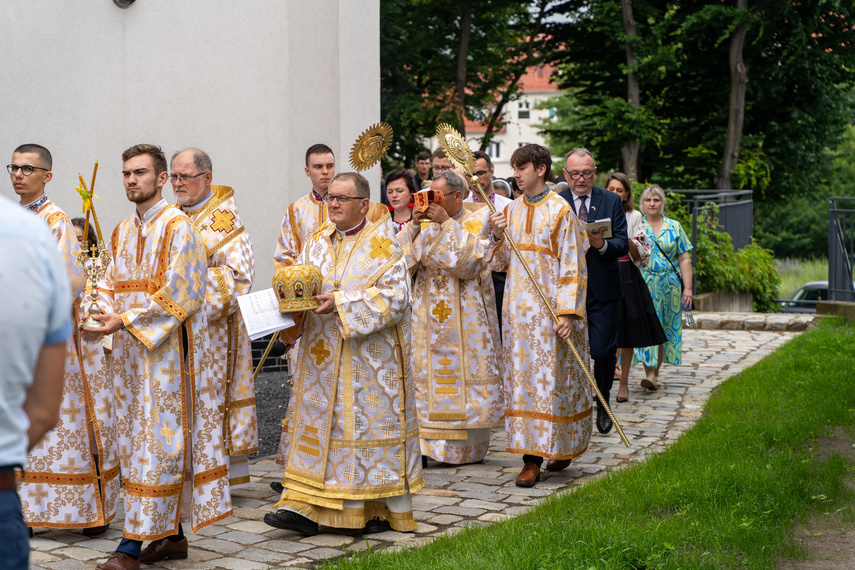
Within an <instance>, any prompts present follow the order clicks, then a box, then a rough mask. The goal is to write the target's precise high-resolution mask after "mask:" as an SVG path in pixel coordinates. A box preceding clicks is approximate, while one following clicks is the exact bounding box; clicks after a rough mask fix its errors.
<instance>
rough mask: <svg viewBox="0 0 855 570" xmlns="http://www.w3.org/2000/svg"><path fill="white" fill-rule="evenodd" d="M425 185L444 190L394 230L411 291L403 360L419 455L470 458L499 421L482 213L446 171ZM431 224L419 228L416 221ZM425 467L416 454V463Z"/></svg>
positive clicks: (482, 449)
mask: <svg viewBox="0 0 855 570" xmlns="http://www.w3.org/2000/svg"><path fill="white" fill-rule="evenodd" d="M431 190H433V191H434V192H439V193H441V194H443V195H444V196H445V198H444V204H443V205H442V206H440V205H438V204H431V205H430V207H429V208H428V210H427V212H425V213H424V214H421V213H419V212H414V213H413V220H412V221H411V222H410V223H409V224H407V225H406V226H405V227H404V229H403V230H402V231H401V232H400V233H399V234H398V239H399V241H400V242H401V245H402V247H403V248H404V252H405V255H406V259H407V266H408V267H409V269H410V273H414V272H416V271H418V275H417V277H416V282H415V285H414V286H413V288H414V293H413V333H412V337H413V343H412V353H411V360H410V369H411V370H412V374H413V380H414V382H415V385H416V402H417V409H418V418H419V433H420V439H421V442H420V446H421V451H422V456H423V457H431V458H433V459H435V460H437V461H443V462H445V463H452V464H458V465H459V464H463V463H475V462H478V461H481V460H482V459H484V456H485V455H487V450H488V448H489V446H490V428H493V427H496V426H499V425H501V422H502V417H503V413H504V398H503V395H502V365H501V353H500V351H501V347H502V345H501V341H500V339H499V323H498V318H497V314H496V300H495V298H494V293H493V280H492V279H491V276H490V273H491V272H490V267H489V266H488V264H487V262H486V260H485V258H484V255H485V253H486V252H487V249H488V248H489V246H490V237H489V234H490V218H489V215H490V211H489V210H488V209H487V208H485V207H483V206H482V205H479V204H470V205H471V206H474V207H475V208H477V209H475V208H473V210H475V211H469V210H468V209H467V208H464V204H463V190H464V182H463V180H462V179H461V178H460V177H459V176H458V175H456V174H454V173H453V172H442V173H440V174H438V175H437V176H436V177H434V179H433V182H432V183H431ZM422 218H426V220H425V221H431V220H432V222H433V223H429V224H427V225H426V226H425V227H424V228H422V224H421V223H420V222H421V219H422ZM424 465H425V460H423V463H422V466H424Z"/></svg>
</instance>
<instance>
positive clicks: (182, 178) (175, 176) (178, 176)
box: [169, 171, 209, 184]
mask: <svg viewBox="0 0 855 570" xmlns="http://www.w3.org/2000/svg"><path fill="white" fill-rule="evenodd" d="M208 172H209V171H205V172H200V173H199V174H197V175H195V176H189V175H186V174H170V175H169V179H170V180H171V181H173V182H175V181H176V180H177V181H178V182H180V183H181V184H185V183H187V182H189V181H191V180H193V179H194V178H199V177H200V176H202V175H203V174H208Z"/></svg>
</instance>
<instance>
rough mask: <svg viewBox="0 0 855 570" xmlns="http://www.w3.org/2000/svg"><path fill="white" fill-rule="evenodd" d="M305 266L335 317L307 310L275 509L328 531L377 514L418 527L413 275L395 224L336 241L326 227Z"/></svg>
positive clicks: (399, 525) (403, 527)
mask: <svg viewBox="0 0 855 570" xmlns="http://www.w3.org/2000/svg"><path fill="white" fill-rule="evenodd" d="M300 263H308V264H311V265H314V266H316V267H318V268H319V269H320V270H321V273H322V274H323V276H324V281H323V286H322V291H323V292H324V293H330V292H333V291H335V289H336V287H335V286H334V284H335V283H336V282H339V283H340V286H339V287H338V290H337V291H335V310H334V312H332V313H330V314H325V315H316V314H315V313H313V312H311V311H309V312H306V313H305V317H304V318H303V321H302V324H301V329H300V330H301V332H302V337H301V342H300V347H299V351H298V355H297V358H296V362H295V367H294V388H293V392H292V394H291V400H292V402H293V406H292V408H291V413H292V414H293V415H292V417H291V418H290V421H291V425H292V426H293V431H292V433H291V434H290V436H291V437H292V438H293V440H292V442H291V445H290V446H289V447H288V461H287V466H286V469H285V474H284V476H283V480H282V484H283V485H284V486H285V492H284V493H283V495H282V499H281V501H280V502H279V503H278V504H277V506H280V507H283V508H286V509H291V510H294V511H296V512H298V513H300V514H302V515H304V516H306V517H309V518H310V519H312V520H314V521H316V522H318V523H319V524H323V525H326V526H333V527H339V528H363V527H364V526H365V522H366V521H367V520H370V519H372V518H374V517H377V518H379V519H381V520H387V521H389V523H390V524H391V525H392V528H393V529H395V530H398V531H412V530H415V528H416V525H415V522H414V521H413V515H412V501H411V500H410V493H413V492H415V491H418V490H419V489H420V488H422V487H423V486H424V480H423V478H422V473H421V461H420V453H419V441H418V424H417V422H416V412H415V393H414V389H413V385H412V381H411V379H410V374H409V344H410V343H409V341H410V335H409V325H410V276H409V273H408V272H407V266H406V263H405V261H404V259H403V253H402V251H401V248H400V245H399V244H398V241H397V239H396V236H395V231H394V225H393V224H392V223H391V221H390V220H389V218H384V219H382V220H381V221H379V222H374V223H368V224H367V225H366V226H365V227H364V228H363V229H362V230H361V231H360V232H358V233H357V234H356V235H353V236H350V237H345V238H340V237H339V235H338V232H337V230H336V228H335V225H334V224H332V223H331V222H328V223H326V224H325V225H324V226H322V227H321V229H320V230H319V231H318V232H316V233H315V235H314V236H312V237H311V239H309V240H307V242H306V243H305V245H304V247H303V252H302V254H301V256H300Z"/></svg>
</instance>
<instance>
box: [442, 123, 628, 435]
mask: <svg viewBox="0 0 855 570" xmlns="http://www.w3.org/2000/svg"><path fill="white" fill-rule="evenodd" d="M436 138H437V140H438V141H439V145H440V146H441V147H442V150H443V151H445V154H446V156H448V159H449V160H450V161H451V162H452V163H454V165H455V166H456V167H457V168H459V169H460V170H462V171H463V172H465V173H466V176H467V177H468V178H469V180H470V181H471V182H472V185H473V186H474V187H475V189H476V190H477V191H478V193H479V194H481V199H482V200H483V201H484V203H485V204H486V205H487V207H488V208H489V209H490V212H492V213H495V212H496V207H495V206H494V205H493V203H492V202H491V201H490V200H489V199H488V198H487V194H486V193H485V192H484V189H483V188H482V187H481V181H480V180H479V179H478V177H477V176H474V175H473V174H472V173H473V172H474V171H475V155H474V154H472V151H471V150H470V149H469V145H468V144H466V139H464V138H463V136H462V135H461V134H460V133H459V132H457V130H456V129H455V128H454V127H452V126H451V125H449V124H447V123H440V124H439V125H437V127H436ZM504 234H505V239H506V240H508V244H509V245H510V246H511V249H512V250H513V252H514V253H515V254H516V256H517V259H519V260H520V264H521V265H522V268H523V270H524V271H525V273H526V275H527V276H528V278H529V281H531V284H532V285H533V286H534V288H535V290H536V291H537V292H538V295H539V296H540V300H541V301H542V302H543V304H544V306H545V307H546V309H547V311H549V314H550V316H552V320H553V321H555V322H558V315H556V314H555V311H554V310H553V309H552V305H551V304H550V303H549V299H548V298H547V297H546V294H545V293H544V292H543V289H541V288H540V284H539V283H538V281H537V279H536V278H535V276H534V274H533V273H532V272H531V268H529V266H528V263H526V261H525V258H524V257H523V255H522V253H521V252H520V250H519V247H517V244H516V243H515V242H514V239H513V237H511V233H510V232H509V231H508V228H505V231H504ZM559 338H560V337H559ZM562 340H563V341H564V343H565V344H566V345H567V348H569V349H570V352H571V354H572V355H573V356H574V357H575V359H576V362H577V363H578V364H579V367H580V368H581V369H582V372H583V373H584V374H585V377H586V378H587V379H588V382H589V383H590V385H591V389H592V390H593V392H594V394H596V396H597V398H598V399H599V400H600V402H601V403H602V405H603V408H604V409H605V410H606V414H608V416H609V418H610V419H611V420H612V423H613V424H614V426H615V429H617V432H618V435H620V438H621V441H623V444H624V445H625V446H627V447H629V440H628V439H627V438H626V434H624V433H623V429H622V428H621V426H620V424H619V423H618V421H617V418H615V416H614V414H613V413H612V410H611V408H610V407H609V405H608V403H607V402H606V401H605V399H604V398H603V395H602V394H601V393H600V389H599V388H598V387H597V382H596V380H594V377H593V376H591V371H590V370H589V369H588V366H587V365H586V364H585V361H584V360H583V359H582V355H581V354H579V351H578V350H577V349H576V346H575V345H574V344H573V341H571V340H570V339H569V338H565V339H562ZM559 342H560V341H559Z"/></svg>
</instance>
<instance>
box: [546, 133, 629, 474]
mask: <svg viewBox="0 0 855 570" xmlns="http://www.w3.org/2000/svg"><path fill="white" fill-rule="evenodd" d="M596 172H597V165H596V163H595V162H594V156H593V155H592V154H591V153H590V151H588V150H587V149H585V148H574V149H573V150H571V151H570V152H568V153H567V155H566V156H565V157H564V179H565V180H567V183H568V184H569V185H570V188H568V189H567V190H564V191H563V192H561V194H560V196H561V197H562V198H564V199H565V200H567V201H568V202H569V203H570V205H571V206H572V207H573V211H575V212H576V215H577V216H579V219H580V220H581V221H582V222H588V223H590V222H594V221H597V220H606V219H611V223H612V237H610V238H604V237H603V233H604V231H605V230H604V228H602V229H600V231H598V232H597V233H591V232H590V231H589V232H588V240H589V241H590V242H591V247H590V249H588V253H587V254H586V255H585V260H586V261H587V264H588V299H587V311H588V340H589V341H590V344H591V358H593V359H594V378H595V379H596V381H597V387H598V388H599V389H600V393H602V395H603V398H604V399H605V401H606V403H608V401H609V392H610V391H611V388H612V382H613V381H614V373H615V362H616V360H617V359H616V357H615V351H616V350H617V321H618V303H619V301H620V299H621V297H622V296H623V285H622V282H621V276H620V264H619V263H618V258H619V257H621V256H623V255H626V253H627V251H628V250H629V239H628V236H627V228H626V214H625V213H624V211H623V204H622V203H621V201H620V198H619V197H618V195H617V194H614V193H612V192H609V191H608V190H604V189H602V188H599V187H597V186H594V174H596ZM597 429H598V430H599V432H600V433H609V432H610V431H611V429H612V421H611V419H610V418H609V416H608V414H607V413H606V411H605V409H604V408H603V406H602V404H601V403H600V402H597ZM549 467H550V466H549V465H547V469H549ZM559 467H560V466H559Z"/></svg>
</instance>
